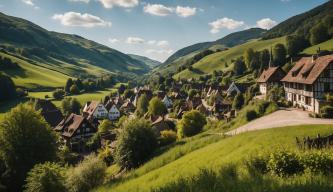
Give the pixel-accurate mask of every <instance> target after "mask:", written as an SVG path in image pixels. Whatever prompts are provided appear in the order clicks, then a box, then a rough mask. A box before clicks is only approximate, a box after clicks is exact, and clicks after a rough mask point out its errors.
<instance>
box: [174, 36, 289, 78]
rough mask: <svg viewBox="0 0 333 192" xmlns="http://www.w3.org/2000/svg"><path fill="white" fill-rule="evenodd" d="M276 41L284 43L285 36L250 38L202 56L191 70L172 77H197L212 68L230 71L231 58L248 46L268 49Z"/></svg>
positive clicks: (207, 72) (211, 70) (255, 48)
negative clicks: (250, 39) (260, 38)
mask: <svg viewBox="0 0 333 192" xmlns="http://www.w3.org/2000/svg"><path fill="white" fill-rule="evenodd" d="M277 43H283V44H285V37H280V38H276V39H269V40H252V41H250V42H247V43H244V44H241V45H238V46H235V47H232V48H230V49H228V50H225V51H221V52H217V53H214V54H212V55H208V56H207V57H204V58H203V59H201V60H200V61H198V62H197V63H195V64H193V65H192V66H193V70H191V71H189V70H188V69H186V70H184V71H182V72H180V73H178V74H176V75H174V78H176V79H178V77H180V78H185V79H186V78H190V77H192V78H193V77H194V78H198V77H199V76H200V75H203V74H210V73H212V72H213V71H214V70H222V71H230V70H232V66H233V65H232V62H231V60H233V59H236V58H238V57H240V56H242V55H243V53H244V51H245V50H246V49H248V48H253V49H254V50H256V51H260V50H263V49H269V48H270V47H271V46H273V45H274V44H277Z"/></svg>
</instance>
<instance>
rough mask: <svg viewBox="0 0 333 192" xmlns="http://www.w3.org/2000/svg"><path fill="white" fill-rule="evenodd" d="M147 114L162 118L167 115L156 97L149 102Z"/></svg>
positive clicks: (163, 106) (162, 104)
mask: <svg viewBox="0 0 333 192" xmlns="http://www.w3.org/2000/svg"><path fill="white" fill-rule="evenodd" d="M148 112H149V114H150V115H154V116H163V115H165V114H167V112H168V110H167V108H166V107H165V105H164V103H163V102H162V101H161V100H160V99H159V98H158V97H154V98H153V99H152V100H150V102H149V106H148Z"/></svg>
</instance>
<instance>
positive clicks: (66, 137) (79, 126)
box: [54, 113, 97, 152]
mask: <svg viewBox="0 0 333 192" xmlns="http://www.w3.org/2000/svg"><path fill="white" fill-rule="evenodd" d="M54 130H55V131H58V132H60V133H61V137H62V139H63V141H64V143H65V144H66V145H67V146H68V147H69V148H70V149H72V150H74V151H79V152H80V151H81V152H82V151H84V150H85V148H84V146H85V142H86V141H87V140H88V139H89V138H90V137H92V136H93V135H94V134H95V133H96V132H97V128H96V127H95V126H93V125H92V124H91V123H90V122H89V121H88V120H87V119H86V118H85V117H84V116H81V115H76V114H74V113H72V114H70V115H69V116H67V117H65V118H64V119H63V120H62V121H61V122H60V123H59V124H58V125H57V126H56V127H55V128H54Z"/></svg>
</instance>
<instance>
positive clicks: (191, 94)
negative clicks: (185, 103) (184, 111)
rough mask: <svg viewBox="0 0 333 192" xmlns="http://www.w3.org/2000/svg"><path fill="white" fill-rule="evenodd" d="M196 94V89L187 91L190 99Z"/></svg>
mask: <svg viewBox="0 0 333 192" xmlns="http://www.w3.org/2000/svg"><path fill="white" fill-rule="evenodd" d="M196 94H197V91H196V90H195V89H190V90H189V91H188V97H189V98H190V99H192V98H193V97H194V96H195V95H196Z"/></svg>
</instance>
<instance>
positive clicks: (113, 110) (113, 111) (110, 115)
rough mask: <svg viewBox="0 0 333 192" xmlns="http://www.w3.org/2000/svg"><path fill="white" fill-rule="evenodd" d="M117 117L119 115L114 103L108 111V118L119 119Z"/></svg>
mask: <svg viewBox="0 0 333 192" xmlns="http://www.w3.org/2000/svg"><path fill="white" fill-rule="evenodd" d="M119 117H120V111H119V110H118V108H117V107H116V105H112V107H111V108H110V110H109V113H108V118H109V120H111V121H114V120H117V119H119Z"/></svg>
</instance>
